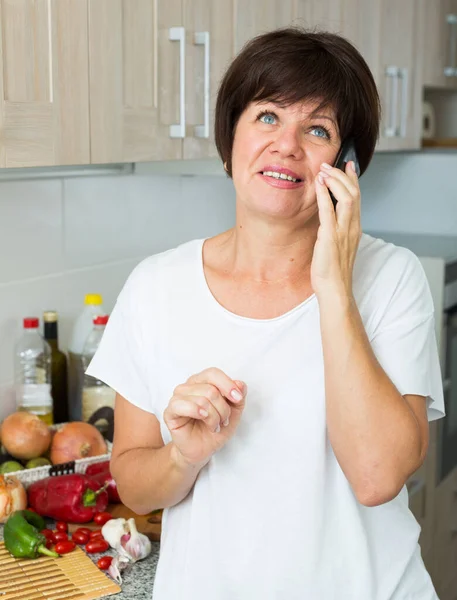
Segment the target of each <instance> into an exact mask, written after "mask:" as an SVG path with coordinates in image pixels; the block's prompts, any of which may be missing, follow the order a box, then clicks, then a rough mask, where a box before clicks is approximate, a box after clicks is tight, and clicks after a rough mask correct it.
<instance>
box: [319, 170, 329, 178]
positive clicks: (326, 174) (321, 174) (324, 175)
mask: <svg viewBox="0 0 457 600" xmlns="http://www.w3.org/2000/svg"><path fill="white" fill-rule="evenodd" d="M319 175H320V176H321V177H323V178H324V179H325V178H326V177H330V173H325V172H324V171H321V172H320V173H319Z"/></svg>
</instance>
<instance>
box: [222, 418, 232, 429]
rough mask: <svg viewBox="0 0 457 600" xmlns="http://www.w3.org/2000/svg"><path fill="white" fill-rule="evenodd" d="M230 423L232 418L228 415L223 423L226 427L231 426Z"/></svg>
mask: <svg viewBox="0 0 457 600" xmlns="http://www.w3.org/2000/svg"><path fill="white" fill-rule="evenodd" d="M229 424H230V419H229V418H228V417H227V418H226V419H225V421H224V422H223V423H222V425H223V426H224V427H228V426H229Z"/></svg>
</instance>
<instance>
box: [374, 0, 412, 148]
mask: <svg viewBox="0 0 457 600" xmlns="http://www.w3.org/2000/svg"><path fill="white" fill-rule="evenodd" d="M421 2H422V0H402V1H401V2H397V0H381V18H380V27H381V29H380V54H379V73H378V86H379V92H380V96H381V103H382V108H383V121H382V124H381V132H380V139H379V144H378V148H377V149H378V150H408V149H415V148H420V145H421V131H422V127H421V122H422V100H421V91H422V61H421V56H422V52H421V51H420V49H421V46H422V45H423V37H422V24H423V19H422V17H423V15H422V7H421Z"/></svg>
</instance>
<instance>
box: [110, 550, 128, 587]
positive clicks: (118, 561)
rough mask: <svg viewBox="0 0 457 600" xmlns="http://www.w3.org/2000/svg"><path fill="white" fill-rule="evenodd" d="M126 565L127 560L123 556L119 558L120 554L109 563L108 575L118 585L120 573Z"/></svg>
mask: <svg viewBox="0 0 457 600" xmlns="http://www.w3.org/2000/svg"><path fill="white" fill-rule="evenodd" d="M128 564H129V559H128V558H126V557H125V556H121V555H120V554H117V555H116V556H115V557H114V558H113V560H112V561H111V564H110V566H109V569H108V573H109V574H110V576H111V577H112V578H113V579H114V581H116V582H117V583H118V584H119V585H121V583H122V576H121V571H123V570H124V569H125V568H126V567H127V565H128Z"/></svg>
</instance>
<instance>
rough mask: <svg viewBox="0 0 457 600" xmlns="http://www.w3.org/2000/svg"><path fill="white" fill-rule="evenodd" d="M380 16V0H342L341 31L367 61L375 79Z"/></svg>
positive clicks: (376, 76)
mask: <svg viewBox="0 0 457 600" xmlns="http://www.w3.org/2000/svg"><path fill="white" fill-rule="evenodd" d="M380 18H381V3H380V0H343V16H342V23H341V33H342V35H343V36H344V37H346V38H347V39H348V40H349V41H350V42H352V43H353V44H354V46H355V47H356V48H357V49H358V50H359V52H360V54H361V55H362V56H363V58H364V59H365V60H366V61H367V64H368V66H369V67H370V70H371V72H372V73H373V77H374V79H375V81H378V80H379V54H380V45H381V41H380V37H381V28H380V26H379V22H380Z"/></svg>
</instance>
